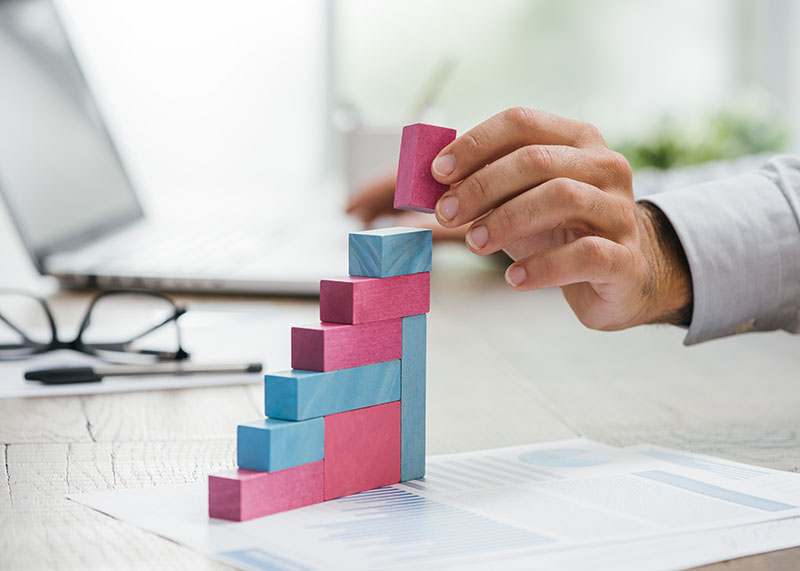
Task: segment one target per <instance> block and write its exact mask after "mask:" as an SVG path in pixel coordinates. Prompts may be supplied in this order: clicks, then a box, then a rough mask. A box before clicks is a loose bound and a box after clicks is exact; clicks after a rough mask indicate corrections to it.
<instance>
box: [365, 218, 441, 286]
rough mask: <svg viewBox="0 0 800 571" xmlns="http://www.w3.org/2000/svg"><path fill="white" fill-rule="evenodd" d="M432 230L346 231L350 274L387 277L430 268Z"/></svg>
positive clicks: (429, 269)
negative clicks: (348, 243)
mask: <svg viewBox="0 0 800 571" xmlns="http://www.w3.org/2000/svg"><path fill="white" fill-rule="evenodd" d="M432 244H433V233H432V232H431V231H430V230H420V229H419V228H401V227H397V228H381V229H378V230H365V231H363V232H351V233H350V275H351V276H366V277H372V278H388V277H391V276H401V275H406V274H418V273H421V272H429V271H431V251H432Z"/></svg>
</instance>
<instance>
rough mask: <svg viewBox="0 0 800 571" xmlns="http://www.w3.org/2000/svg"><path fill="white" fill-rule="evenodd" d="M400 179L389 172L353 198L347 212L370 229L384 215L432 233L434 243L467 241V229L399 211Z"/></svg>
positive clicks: (428, 216)
mask: <svg viewBox="0 0 800 571" xmlns="http://www.w3.org/2000/svg"><path fill="white" fill-rule="evenodd" d="M396 180H397V173H396V172H394V171H389V172H387V173H385V174H384V175H382V176H380V177H378V178H376V179H375V180H373V181H371V182H370V183H369V184H367V185H366V186H365V187H364V188H362V189H360V190H359V191H357V192H356V194H355V195H353V197H352V198H351V199H350V201H349V202H348V204H347V207H346V212H347V213H348V214H352V215H353V216H355V217H357V218H359V219H360V220H361V221H362V222H363V223H364V225H365V226H367V227H369V226H370V225H372V224H373V223H374V222H375V221H376V220H377V219H378V218H380V217H382V216H391V217H393V218H394V220H393V221H392V223H393V224H395V225H397V226H411V227H413V228H427V229H429V230H432V231H433V239H434V240H463V239H464V234H465V232H466V226H464V227H456V228H443V227H442V226H441V225H439V224H437V223H436V220H435V219H434V218H433V217H431V216H430V215H428V214H422V213H419V212H409V211H405V210H395V208H394V187H395V182H396Z"/></svg>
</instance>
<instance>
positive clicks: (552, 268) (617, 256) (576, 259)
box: [506, 236, 634, 290]
mask: <svg viewBox="0 0 800 571" xmlns="http://www.w3.org/2000/svg"><path fill="white" fill-rule="evenodd" d="M633 264H634V261H633V254H632V252H631V251H630V250H629V249H628V248H626V247H625V246H622V245H620V244H617V243H616V242H612V241H611V240H607V239H605V238H600V237H598V236H586V237H583V238H579V239H577V240H575V241H573V242H569V243H567V244H563V245H561V246H557V247H555V248H553V249H551V250H546V251H544V252H541V253H539V254H534V255H533V256H530V257H528V258H525V259H523V260H519V261H517V262H515V263H513V264H511V265H510V266H509V267H508V269H507V270H506V282H507V283H508V285H510V286H511V287H513V288H514V289H518V290H533V289H542V288H546V287H553V286H559V287H562V286H567V285H570V284H575V283H582V282H589V283H591V284H593V285H596V286H600V285H603V284H608V283H613V282H620V281H622V278H623V277H624V275H625V274H626V272H629V271H630V269H631V268H632V267H633Z"/></svg>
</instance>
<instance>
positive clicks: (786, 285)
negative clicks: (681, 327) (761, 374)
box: [643, 159, 800, 345]
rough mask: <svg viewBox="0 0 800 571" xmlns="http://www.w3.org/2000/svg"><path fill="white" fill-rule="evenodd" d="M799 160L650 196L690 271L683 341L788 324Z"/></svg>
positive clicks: (793, 307) (799, 278)
mask: <svg viewBox="0 0 800 571" xmlns="http://www.w3.org/2000/svg"><path fill="white" fill-rule="evenodd" d="M799 189H800V160H798V159H788V166H787V161H781V160H780V159H774V160H773V161H771V162H770V163H768V164H767V165H765V166H764V167H763V168H762V169H761V170H759V171H758V172H753V173H748V174H744V175H740V176H736V177H733V178H729V179H724V180H719V181H714V182H709V183H704V184H698V185H694V186H689V187H686V188H682V189H678V190H673V191H669V192H664V193H660V194H654V195H651V196H648V197H646V198H645V199H643V200H646V201H648V202H650V203H652V204H654V205H655V206H657V207H658V208H659V209H660V210H661V211H662V212H663V213H664V215H665V216H666V217H667V218H668V219H669V221H670V223H671V224H672V226H673V228H674V229H675V233H676V234H677V236H678V239H679V240H680V241H681V244H682V245H683V249H684V251H685V253H686V259H687V261H688V263H689V269H690V271H691V275H692V288H693V296H694V300H693V306H694V307H693V311H692V320H691V323H690V325H689V330H688V332H687V335H686V338H685V339H684V344H686V345H692V344H694V343H700V342H701V341H707V340H709V339H715V338H718V337H724V336H726V335H733V334H735V333H744V332H746V331H766V330H773V329H779V328H786V329H794V328H795V327H796V325H797V322H798V312H799V311H800V225H799V224H798V219H797V216H798V212H800V211H798V194H799V193H800V190H799Z"/></svg>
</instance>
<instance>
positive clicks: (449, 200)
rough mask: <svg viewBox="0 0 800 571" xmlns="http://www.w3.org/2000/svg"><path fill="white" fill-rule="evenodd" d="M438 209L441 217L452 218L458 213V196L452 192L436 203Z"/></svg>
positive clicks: (444, 218)
mask: <svg viewBox="0 0 800 571" xmlns="http://www.w3.org/2000/svg"><path fill="white" fill-rule="evenodd" d="M436 210H437V211H438V213H439V218H442V219H443V220H452V219H453V218H455V217H456V214H458V198H456V197H455V196H453V195H452V194H451V195H450V196H445V197H444V198H442V199H441V200H440V201H439V202H438V203H437V204H436Z"/></svg>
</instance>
